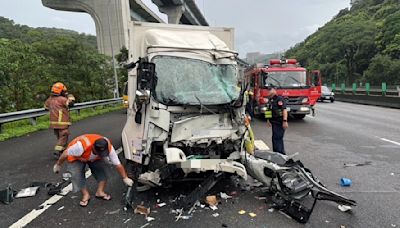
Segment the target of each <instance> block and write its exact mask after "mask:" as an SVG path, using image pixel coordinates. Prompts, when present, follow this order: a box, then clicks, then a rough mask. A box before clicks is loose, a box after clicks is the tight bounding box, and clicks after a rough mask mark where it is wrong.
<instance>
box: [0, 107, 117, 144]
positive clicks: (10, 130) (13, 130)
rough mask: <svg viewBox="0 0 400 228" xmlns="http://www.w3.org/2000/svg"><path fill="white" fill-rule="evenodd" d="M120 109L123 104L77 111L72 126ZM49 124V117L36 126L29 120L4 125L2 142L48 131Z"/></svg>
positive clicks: (46, 116)
mask: <svg viewBox="0 0 400 228" xmlns="http://www.w3.org/2000/svg"><path fill="white" fill-rule="evenodd" d="M120 109H122V105H121V104H118V105H112V106H110V105H108V106H98V107H96V108H95V109H93V108H88V109H82V110H81V111H80V114H79V115H78V112H77V111H71V118H72V124H74V123H76V122H77V121H79V120H82V119H86V118H88V117H91V116H96V115H101V114H104V113H107V112H112V111H116V110H120ZM49 124H50V123H49V115H45V116H41V117H38V118H37V119H36V125H32V124H31V122H30V121H29V120H28V119H27V120H21V121H15V122H11V123H6V124H3V131H2V133H0V141H5V140H7V139H10V138H13V137H18V136H22V135H26V134H28V133H31V132H35V131H39V130H43V129H48V128H49Z"/></svg>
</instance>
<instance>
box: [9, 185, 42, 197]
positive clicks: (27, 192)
mask: <svg viewBox="0 0 400 228" xmlns="http://www.w3.org/2000/svg"><path fill="white" fill-rule="evenodd" d="M38 189H39V187H29V188H23V189H21V190H20V191H19V192H18V193H17V195H16V196H15V198H22V197H30V196H34V195H36V192H37V190H38Z"/></svg>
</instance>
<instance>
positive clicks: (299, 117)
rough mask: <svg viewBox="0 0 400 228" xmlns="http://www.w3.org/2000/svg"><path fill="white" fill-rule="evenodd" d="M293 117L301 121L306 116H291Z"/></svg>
mask: <svg viewBox="0 0 400 228" xmlns="http://www.w3.org/2000/svg"><path fill="white" fill-rule="evenodd" d="M293 117H294V118H295V119H298V120H301V119H304V117H306V114H295V115H293Z"/></svg>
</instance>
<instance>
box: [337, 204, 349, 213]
mask: <svg viewBox="0 0 400 228" xmlns="http://www.w3.org/2000/svg"><path fill="white" fill-rule="evenodd" d="M338 209H339V210H340V211H341V212H346V211H349V210H351V209H352V208H351V207H350V206H347V205H338Z"/></svg>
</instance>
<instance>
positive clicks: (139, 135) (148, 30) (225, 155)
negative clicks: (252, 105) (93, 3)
mask: <svg viewBox="0 0 400 228" xmlns="http://www.w3.org/2000/svg"><path fill="white" fill-rule="evenodd" d="M233 32H234V31H233V29H232V28H211V27H201V26H191V25H171V24H155V23H144V22H132V23H131V24H130V29H129V40H130V44H129V47H128V49H129V61H130V62H135V68H133V67H131V70H129V77H128V95H129V96H128V97H129V99H128V102H129V107H128V111H127V121H126V124H125V127H124V129H123V132H122V142H123V149H124V155H125V158H126V159H127V170H128V173H129V172H130V173H131V175H133V176H134V177H135V179H136V180H137V181H138V182H139V183H141V189H147V188H149V187H154V186H162V185H163V184H165V183H166V182H168V181H170V180H172V179H174V180H177V179H178V180H184V179H185V178H186V177H189V176H191V175H193V173H197V175H198V176H201V175H204V176H208V175H212V174H215V173H231V174H237V175H239V176H241V177H243V178H247V173H246V169H245V167H244V166H243V164H241V163H240V153H241V152H242V151H243V147H244V135H245V132H246V127H245V125H244V117H245V116H244V105H243V94H244V93H243V90H244V88H243V86H241V77H242V76H241V75H240V73H239V69H238V68H239V67H238V64H237V53H236V52H235V51H234V50H233V45H234V34H233ZM131 65H132V64H131Z"/></svg>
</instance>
